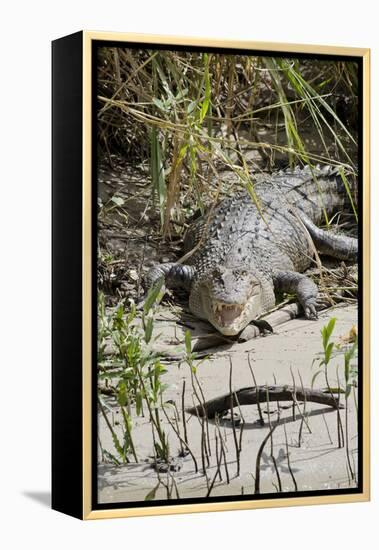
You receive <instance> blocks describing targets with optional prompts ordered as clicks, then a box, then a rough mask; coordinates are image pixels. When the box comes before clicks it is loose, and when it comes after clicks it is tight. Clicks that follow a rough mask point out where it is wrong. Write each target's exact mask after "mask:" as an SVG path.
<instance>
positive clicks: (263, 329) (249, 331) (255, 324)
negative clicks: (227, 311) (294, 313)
mask: <svg viewBox="0 0 379 550" xmlns="http://www.w3.org/2000/svg"><path fill="white" fill-rule="evenodd" d="M257 329H258V330H257ZM258 331H259V332H258ZM267 332H271V333H273V332H274V330H273V328H272V326H271V325H270V323H268V322H267V321H264V320H263V319H262V320H260V321H251V323H250V325H247V327H245V328H244V329H243V331H242V332H241V333H240V334H239V335H238V342H247V341H248V340H251V339H252V338H255V337H256V336H259V335H260V336H265V335H266V333H267Z"/></svg>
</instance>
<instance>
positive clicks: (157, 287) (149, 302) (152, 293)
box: [143, 276, 164, 315]
mask: <svg viewBox="0 0 379 550" xmlns="http://www.w3.org/2000/svg"><path fill="white" fill-rule="evenodd" d="M163 283H164V277H163V276H162V277H160V278H159V279H158V280H157V281H156V283H155V284H154V285H153V286H152V287H151V288H150V290H149V292H148V293H147V297H146V300H145V303H144V305H143V311H144V313H145V315H147V314H148V313H149V311H150V309H151V308H152V306H153V305H154V304H155V302H156V301H157V298H158V296H159V293H160V291H161V288H162V286H163Z"/></svg>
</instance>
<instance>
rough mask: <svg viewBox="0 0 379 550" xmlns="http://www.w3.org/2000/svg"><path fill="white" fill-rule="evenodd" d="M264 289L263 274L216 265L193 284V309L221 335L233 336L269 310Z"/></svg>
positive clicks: (191, 299)
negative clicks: (260, 275) (261, 275)
mask: <svg viewBox="0 0 379 550" xmlns="http://www.w3.org/2000/svg"><path fill="white" fill-rule="evenodd" d="M265 290H267V289H264V288H263V287H262V282H261V277H259V275H258V274H256V273H254V272H252V271H250V270H249V269H245V268H243V267H237V268H236V267H225V266H217V267H213V268H212V269H211V270H209V271H207V272H206V273H204V274H203V275H202V276H201V277H200V278H199V279H198V281H197V283H196V285H195V286H194V287H192V290H191V296H190V309H191V310H192V311H193V313H194V314H195V315H197V316H199V317H202V318H203V319H207V320H208V321H209V322H210V323H211V324H212V325H213V326H214V327H215V328H216V329H217V330H218V331H219V332H221V334H225V335H226V336H233V335H235V334H238V333H240V332H241V331H242V330H243V329H244V328H245V327H246V326H247V325H248V324H249V323H250V322H251V321H252V320H254V319H256V318H257V317H258V316H259V315H261V314H262V313H264V312H265V311H266V310H267V309H268V308H267V307H266V306H267V299H266V298H267V296H266V295H265ZM266 294H267V292H266ZM271 294H272V295H273V291H272V293H270V297H271ZM273 299H274V298H273ZM274 303H275V302H274ZM270 305H271V304H270ZM191 306H192V307H191Z"/></svg>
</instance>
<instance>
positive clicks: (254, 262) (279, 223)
mask: <svg viewBox="0 0 379 550" xmlns="http://www.w3.org/2000/svg"><path fill="white" fill-rule="evenodd" d="M261 180H262V181H260V182H259V183H257V184H256V185H255V187H254V191H255V194H256V196H257V198H258V206H257V204H256V203H255V202H254V200H253V199H252V197H251V196H250V195H249V193H248V192H247V191H245V192H239V193H237V194H235V195H234V196H233V197H230V198H225V199H224V200H223V201H222V202H221V203H220V204H219V205H218V206H217V207H216V208H214V210H213V211H212V212H211V214H210V215H208V214H206V215H205V216H204V217H202V218H200V219H198V220H196V221H195V222H194V223H193V225H192V226H191V227H190V228H189V230H188V232H187V234H186V237H185V241H184V248H185V252H186V254H185V256H184V261H182V262H180V261H179V262H178V263H176V264H161V265H158V266H155V267H153V268H152V269H151V270H150V272H149V273H148V276H147V285H148V286H150V285H151V284H153V283H154V282H155V281H156V280H157V279H158V278H159V277H161V276H162V275H163V276H164V277H165V282H166V285H167V286H170V287H175V286H182V287H185V288H186V289H187V290H188V291H189V307H190V310H191V311H192V313H193V314H194V315H196V316H197V317H199V318H201V319H206V320H208V321H209V322H210V323H212V325H213V326H214V327H215V328H216V329H217V330H218V331H219V332H221V333H222V334H225V335H235V334H238V333H240V332H241V331H242V330H243V329H244V328H245V327H246V326H247V325H248V324H249V323H250V322H251V321H252V320H254V319H257V318H258V317H259V316H261V315H262V314H264V313H265V312H267V311H268V310H270V309H272V308H273V307H274V306H275V290H280V291H284V292H288V293H294V294H296V296H297V298H298V300H299V302H300V304H301V305H302V307H303V309H304V313H305V316H306V317H307V318H309V319H312V318H316V317H317V312H316V299H317V294H318V289H317V286H316V285H315V283H314V282H313V281H312V280H311V279H309V278H308V277H306V276H305V275H303V274H302V273H303V272H304V271H305V270H306V269H307V268H308V267H309V266H310V265H311V263H312V259H313V256H314V248H315V247H316V248H317V249H318V250H319V251H320V252H322V253H324V254H328V255H331V256H334V257H336V258H339V259H343V260H354V259H355V258H356V256H357V252H358V243H357V239H354V238H351V237H347V236H343V235H337V234H335V233H332V232H331V231H325V230H322V229H320V228H319V227H318V225H319V224H320V222H321V221H322V220H323V219H325V214H326V215H327V216H330V215H331V214H332V213H333V212H335V211H337V210H341V209H343V208H345V207H346V206H347V205H348V202H349V201H348V198H347V194H346V191H345V187H344V184H343V181H342V179H341V177H340V176H339V175H338V173H337V171H336V170H335V169H333V168H332V167H329V166H325V167H323V168H322V169H320V168H316V169H313V172H312V171H311V170H310V168H309V167H306V168H304V169H299V168H297V169H295V170H287V171H285V172H278V173H275V174H271V175H266V176H263V177H261ZM191 250H193V253H192V254H191V253H190V252H189V251H191ZM188 252H189V254H188Z"/></svg>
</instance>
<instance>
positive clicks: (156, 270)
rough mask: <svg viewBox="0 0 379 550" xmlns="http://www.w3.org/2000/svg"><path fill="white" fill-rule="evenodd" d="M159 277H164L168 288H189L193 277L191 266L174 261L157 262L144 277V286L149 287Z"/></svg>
mask: <svg viewBox="0 0 379 550" xmlns="http://www.w3.org/2000/svg"><path fill="white" fill-rule="evenodd" d="M161 277H164V280H165V285H166V286H167V287H168V288H185V289H186V290H189V289H190V287H191V282H192V277H193V267H192V266H190V265H182V264H176V263H167V264H157V265H155V266H153V267H152V268H151V269H150V270H149V272H148V273H147V275H146V277H145V287H146V289H149V288H150V287H151V286H153V284H154V283H156V282H157V281H158V279H160V278H161Z"/></svg>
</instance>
